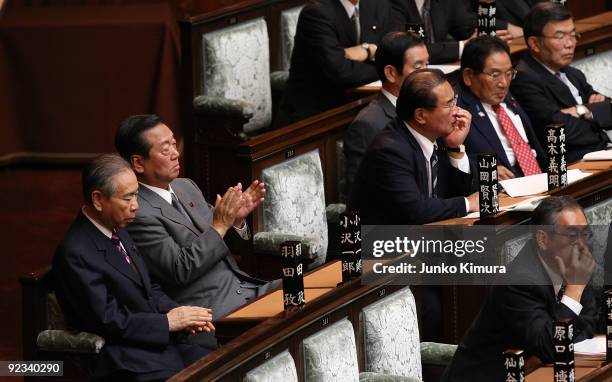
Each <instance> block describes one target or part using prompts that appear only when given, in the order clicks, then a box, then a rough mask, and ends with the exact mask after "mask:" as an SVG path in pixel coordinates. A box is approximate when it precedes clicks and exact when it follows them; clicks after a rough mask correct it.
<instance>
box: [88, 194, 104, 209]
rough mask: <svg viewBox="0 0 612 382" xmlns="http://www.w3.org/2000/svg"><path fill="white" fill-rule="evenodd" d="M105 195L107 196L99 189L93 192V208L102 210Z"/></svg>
mask: <svg viewBox="0 0 612 382" xmlns="http://www.w3.org/2000/svg"><path fill="white" fill-rule="evenodd" d="M104 197H105V196H104V195H102V193H101V192H100V191H98V190H95V191H93V192H92V193H91V203H92V204H93V208H94V209H95V210H96V211H98V212H101V211H102V199H103V198H104Z"/></svg>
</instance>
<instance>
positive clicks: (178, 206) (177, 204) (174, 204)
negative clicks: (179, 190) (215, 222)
mask: <svg viewBox="0 0 612 382" xmlns="http://www.w3.org/2000/svg"><path fill="white" fill-rule="evenodd" d="M170 195H172V207H174V208H176V210H177V211H178V212H180V213H181V215H183V216H185V218H187V220H188V221H191V218H190V217H189V215H188V214H187V211H185V208H184V207H183V205H182V204H181V202H179V200H178V198H177V197H176V194H175V193H174V192H171V193H170Z"/></svg>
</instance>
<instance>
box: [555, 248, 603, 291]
mask: <svg viewBox="0 0 612 382" xmlns="http://www.w3.org/2000/svg"><path fill="white" fill-rule="evenodd" d="M555 261H556V262H557V266H558V268H559V273H560V275H561V277H562V278H563V281H565V283H566V284H567V286H568V288H569V287H570V286H572V289H575V290H576V292H577V291H580V294H582V290H584V287H585V285H586V284H588V282H589V280H590V279H591V275H592V274H593V270H594V269H595V259H593V256H592V255H591V251H590V250H589V246H588V245H581V244H575V245H574V246H573V249H572V253H571V255H570V257H569V259H568V260H567V262H564V261H563V259H562V258H561V257H559V256H555ZM565 294H567V295H568V296H569V297H572V298H573V299H574V300H576V301H580V295H579V296H577V297H578V298H574V296H571V295H570V294H569V293H568V291H567V290H566V293H565Z"/></svg>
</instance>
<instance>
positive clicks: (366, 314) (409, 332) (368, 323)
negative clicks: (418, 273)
mask: <svg viewBox="0 0 612 382" xmlns="http://www.w3.org/2000/svg"><path fill="white" fill-rule="evenodd" d="M361 320H362V323H363V328H364V341H365V370H366V371H370V372H377V373H382V374H395V375H401V376H406V377H414V378H418V379H421V378H422V370H421V346H420V342H419V327H418V322H417V315H416V304H415V302H414V296H413V295H412V292H411V291H410V288H408V287H406V288H403V289H401V290H399V291H397V292H395V293H393V294H391V295H389V296H387V297H385V298H383V299H381V300H379V301H376V302H375V303H373V304H370V305H368V306H367V307H365V308H364V309H363V311H362V316H361Z"/></svg>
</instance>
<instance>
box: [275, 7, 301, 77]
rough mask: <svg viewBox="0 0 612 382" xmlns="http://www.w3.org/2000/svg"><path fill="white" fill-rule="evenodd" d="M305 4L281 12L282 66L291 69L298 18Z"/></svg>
mask: <svg viewBox="0 0 612 382" xmlns="http://www.w3.org/2000/svg"><path fill="white" fill-rule="evenodd" d="M302 8H304V7H303V6H299V7H295V8H290V9H287V10H284V11H282V12H281V15H280V19H281V68H282V69H283V70H289V67H290V66H291V52H293V44H294V38H295V29H296V28H297V23H298V18H299V17H300V12H301V11H302Z"/></svg>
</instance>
